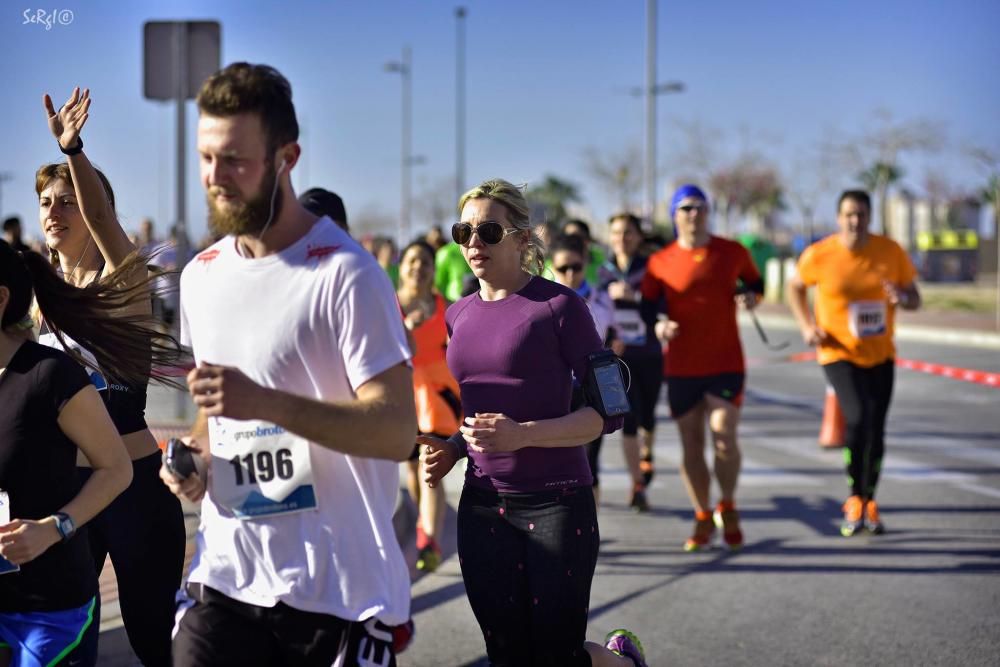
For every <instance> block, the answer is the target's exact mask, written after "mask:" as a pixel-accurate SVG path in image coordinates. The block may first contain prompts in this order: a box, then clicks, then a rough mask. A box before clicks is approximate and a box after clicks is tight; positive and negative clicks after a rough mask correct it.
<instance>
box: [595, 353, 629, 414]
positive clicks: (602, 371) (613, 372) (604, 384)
mask: <svg viewBox="0 0 1000 667" xmlns="http://www.w3.org/2000/svg"><path fill="white" fill-rule="evenodd" d="M594 377H595V378H596V379H597V388H598V390H599V391H600V392H601V401H602V402H603V403H604V410H605V411H606V412H607V414H608V416H609V417H617V416H618V415H624V414H627V413H628V411H629V410H630V409H631V407H630V406H629V402H628V394H626V393H625V385H624V384H623V383H622V374H621V372H620V371H619V370H618V363H617V362H615V363H612V364H609V365H605V366H597V367H595V368H594Z"/></svg>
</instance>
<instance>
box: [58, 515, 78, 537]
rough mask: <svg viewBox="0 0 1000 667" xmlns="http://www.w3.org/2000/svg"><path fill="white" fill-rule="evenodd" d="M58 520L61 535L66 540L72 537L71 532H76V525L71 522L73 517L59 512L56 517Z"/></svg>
mask: <svg viewBox="0 0 1000 667" xmlns="http://www.w3.org/2000/svg"><path fill="white" fill-rule="evenodd" d="M57 521H58V522H59V533H60V534H61V535H62V538H63V539H64V540H68V539H69V538H71V537H73V533H75V532H76V525H75V524H74V523H73V519H71V518H70V517H69V515H67V514H60V515H59V516H58V517H57Z"/></svg>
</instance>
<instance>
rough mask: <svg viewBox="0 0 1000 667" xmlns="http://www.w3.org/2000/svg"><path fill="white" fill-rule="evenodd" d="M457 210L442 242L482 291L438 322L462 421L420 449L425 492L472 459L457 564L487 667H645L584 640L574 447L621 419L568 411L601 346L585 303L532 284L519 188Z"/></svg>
mask: <svg viewBox="0 0 1000 667" xmlns="http://www.w3.org/2000/svg"><path fill="white" fill-rule="evenodd" d="M459 211H460V212H461V216H462V217H461V221H460V222H457V223H455V225H454V226H453V227H452V232H451V233H452V238H453V239H454V240H455V243H457V244H458V245H460V246H461V247H462V254H463V255H464V256H465V260H466V261H467V262H468V264H469V266H470V267H471V269H472V272H473V273H474V274H475V276H476V278H478V279H479V284H480V289H479V290H478V291H477V292H475V293H473V294H470V295H469V296H467V297H464V298H462V299H461V300H459V301H457V302H456V303H455V304H454V305H452V306H451V307H450V308H449V309H448V312H447V315H446V322H447V325H448V333H449V334H450V336H451V342H450V343H449V345H448V367H449V368H450V369H451V372H452V374H453V375H454V376H455V379H456V380H458V382H459V387H460V389H461V392H462V408H463V413H464V414H465V421H464V424H463V425H462V427H461V430H460V431H458V432H457V433H455V434H454V435H452V436H451V438H449V439H448V440H442V439H440V438H435V437H431V436H421V437H420V438H418V439H417V441H418V442H419V443H420V444H422V445H424V446H425V452H424V454H423V457H424V463H425V467H426V471H427V476H428V483H430V484H432V485H433V484H436V483H438V481H439V480H440V479H441V477H442V476H443V475H444V474H446V473H447V472H448V470H450V469H451V468H452V467H453V466H454V464H455V462H456V461H457V460H458V459H459V458H460V457H462V456H466V455H468V457H469V463H468V466H467V469H466V475H465V487H464V488H463V491H462V499H461V501H460V503H459V508H458V555H459V563H460V564H461V568H462V578H463V579H464V581H465V590H466V593H467V594H468V596H469V604H470V605H471V606H472V610H473V612H474V613H475V615H476V620H477V621H479V626H480V628H481V630H482V633H483V639H484V640H485V642H486V651H487V654H488V655H489V660H490V663H491V664H493V665H518V666H530V665H539V666H541V665H562V666H568V665H597V666H603V665H611V666H619V667H634V666H636V665H638V666H639V667H644V666H645V659H644V657H643V653H642V647H641V645H640V644H639V641H638V639H636V638H635V636H634V635H632V634H631V633H629V632H627V631H625V630H615V631H613V632H611V633H610V634H609V635H608V636H607V637H606V639H605V645H604V646H602V645H600V644H596V643H593V642H587V641H586V633H587V615H588V610H589V608H590V585H591V581H592V580H593V577H594V568H595V566H596V564H597V550H598V545H599V543H600V535H599V533H598V529H597V511H596V508H595V505H594V495H593V493H591V490H590V487H591V483H592V477H591V474H590V468H589V466H588V464H587V454H586V452H585V451H584V443H587V442H590V441H591V440H593V439H594V438H596V437H597V436H598V435H599V434H600V433H602V432H603V433H610V432H612V431H614V430H616V429H618V428H621V422H622V420H621V418H620V417H614V416H610V417H602V415H601V414H600V413H599V412H598V411H597V410H596V409H595V408H594V407H590V406H583V407H581V408H580V409H578V410H571V409H570V401H571V398H572V393H573V376H574V375H576V377H579V378H586V377H587V376H588V373H589V372H590V371H591V368H590V356H591V355H592V354H593V353H600V352H603V349H604V345H603V341H602V340H601V338H600V336H599V335H598V333H597V329H596V327H595V326H594V320H593V318H592V317H591V315H590V312H589V311H588V310H587V304H586V303H585V302H584V300H583V299H582V298H581V297H580V296H578V295H577V294H576V292H574V291H573V290H572V289H570V288H568V287H565V286H563V285H559V284H558V283H554V282H552V281H549V280H545V279H544V278H541V277H539V276H538V274H539V273H540V272H541V270H542V267H543V265H544V261H545V259H544V248H543V247H542V246H541V241H540V240H539V239H538V237H537V236H535V234H534V233H533V232H532V231H531V228H530V225H529V220H528V203H527V201H526V200H525V198H524V194H523V193H522V192H521V190H520V189H519V188H517V187H515V186H514V185H512V184H510V183H508V182H507V181H503V180H499V179H494V180H488V181H485V182H483V183H481V184H479V185H478V186H476V187H475V188H473V189H471V190H469V191H468V192H466V193H465V194H464V195H463V196H462V199H461V200H460V201H459ZM620 389H621V393H624V387H621V388H620Z"/></svg>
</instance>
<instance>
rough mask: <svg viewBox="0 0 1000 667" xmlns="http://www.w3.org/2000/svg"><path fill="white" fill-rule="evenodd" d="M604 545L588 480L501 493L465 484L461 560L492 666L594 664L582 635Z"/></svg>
mask: <svg viewBox="0 0 1000 667" xmlns="http://www.w3.org/2000/svg"><path fill="white" fill-rule="evenodd" d="M599 544H600V534H599V532H598V529H597V512H596V510H595V508H594V495H593V493H592V492H591V490H590V488H589V487H576V488H572V489H564V490H562V491H546V492H540V493H516V494H515V493H512V494H506V493H505V494H498V493H496V492H495V491H486V490H483V489H478V488H475V487H470V486H469V485H468V484H467V485H466V486H465V488H464V489H463V491H462V500H461V502H460V503H459V506H458V555H459V563H460V564H461V567H462V578H463V579H464V580H465V590H466V593H467V594H468V596H469V604H470V605H471V606H472V611H473V612H474V613H475V615H476V620H477V621H479V627H480V629H481V630H482V632H483V639H485V641H486V652H487V655H488V656H489V660H490V664H491V665H494V666H496V667H515V666H516V667H530V666H531V665H538V666H543V665H544V666H548V665H561V666H571V665H581V666H589V665H590V664H591V663H590V656H589V654H588V653H587V651H586V649H585V648H584V641H585V639H586V634H587V614H588V611H589V607H590V584H591V581H592V580H593V578H594V567H595V566H596V564H597V550H598V546H599Z"/></svg>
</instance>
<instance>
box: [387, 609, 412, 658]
mask: <svg viewBox="0 0 1000 667" xmlns="http://www.w3.org/2000/svg"><path fill="white" fill-rule="evenodd" d="M415 634H417V627H416V626H415V625H414V624H413V619H412V618H411V619H409V620H408V621H406V623H403V624H402V625H394V626H392V652H393V653H395V654H396V655H399V654H400V653H402V652H403V651H405V650H406V649H407V648H409V646H410V644H412V643H413V635H415Z"/></svg>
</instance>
